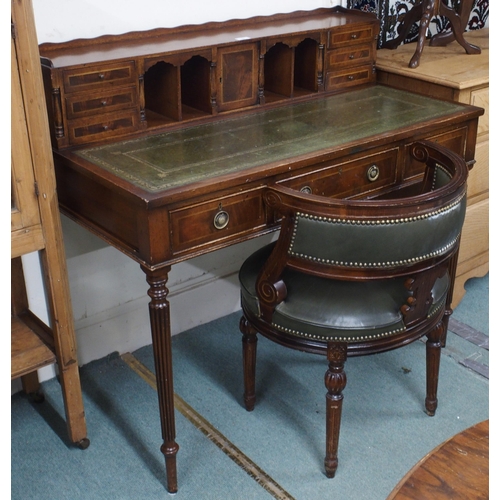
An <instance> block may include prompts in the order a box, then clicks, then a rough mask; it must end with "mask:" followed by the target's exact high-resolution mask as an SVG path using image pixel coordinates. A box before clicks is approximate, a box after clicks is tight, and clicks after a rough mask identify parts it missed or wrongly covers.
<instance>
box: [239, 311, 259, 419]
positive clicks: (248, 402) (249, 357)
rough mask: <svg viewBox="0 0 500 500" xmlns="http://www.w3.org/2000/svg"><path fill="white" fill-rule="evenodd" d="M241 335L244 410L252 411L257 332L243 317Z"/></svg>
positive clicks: (253, 404) (253, 405)
mask: <svg viewBox="0 0 500 500" xmlns="http://www.w3.org/2000/svg"><path fill="white" fill-rule="evenodd" d="M240 331H241V333H242V334H243V338H242V343H243V379H244V387H245V392H244V394H243V399H244V402H245V408H246V409H247V410H248V411H252V410H253V409H254V407H255V364H256V358H257V331H256V330H255V328H254V327H253V326H252V325H251V324H250V323H249V322H248V321H247V319H246V318H245V317H244V316H243V317H242V318H241V320H240Z"/></svg>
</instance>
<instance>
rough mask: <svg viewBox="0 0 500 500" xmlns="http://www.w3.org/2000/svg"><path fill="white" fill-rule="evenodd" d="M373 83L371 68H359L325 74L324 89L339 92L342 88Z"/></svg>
mask: <svg viewBox="0 0 500 500" xmlns="http://www.w3.org/2000/svg"><path fill="white" fill-rule="evenodd" d="M371 81H375V71H374V70H373V66H372V65H371V64H368V65H366V66H359V67H356V68H353V69H349V68H346V69H345V70H344V71H332V72H330V73H327V74H326V82H325V89H326V90H339V89H342V88H347V87H351V86H354V85H361V84H364V83H369V82H371Z"/></svg>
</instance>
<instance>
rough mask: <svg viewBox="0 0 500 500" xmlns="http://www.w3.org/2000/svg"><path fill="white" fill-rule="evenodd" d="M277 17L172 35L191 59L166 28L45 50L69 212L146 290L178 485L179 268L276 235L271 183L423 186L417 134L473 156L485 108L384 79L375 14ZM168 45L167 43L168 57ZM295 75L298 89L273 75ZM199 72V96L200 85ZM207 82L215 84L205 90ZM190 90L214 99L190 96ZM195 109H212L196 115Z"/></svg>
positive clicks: (335, 188)
mask: <svg viewBox="0 0 500 500" xmlns="http://www.w3.org/2000/svg"><path fill="white" fill-rule="evenodd" d="M330 18H331V19H330ZM294 20H295V21H294ZM262 23H263V24H262ZM269 23H270V24H269V25H267V24H268V23H267V21H262V20H260V21H251V20H250V21H248V23H247V25H245V23H244V22H236V23H231V22H230V23H229V25H226V24H223V25H222V26H221V25H219V24H217V25H215V28H214V26H212V25H210V26H211V27H210V28H207V27H202V28H193V30H194V34H192V35H191V34H190V33H191V31H192V29H191V28H189V29H187V31H185V30H183V29H181V30H180V31H175V32H174V33H173V37H174V38H176V37H177V38H179V39H180V40H181V41H182V44H181V46H180V47H179V49H178V50H179V51H180V52H175V51H174V52H171V50H172V45H171V43H173V42H172V41H171V40H170V39H169V38H168V37H169V36H170V32H169V33H167V35H166V38H165V39H164V38H161V37H160V38H161V39H160V41H161V44H160V43H159V41H158V37H157V36H156V35H157V33H155V34H153V35H154V36H152V42H151V44H150V45H148V43H147V37H146V36H145V35H141V36H140V37H139V38H138V40H137V41H136V42H133V41H130V40H128V39H127V41H126V42H123V43H124V47H122V49H121V50H118V49H117V47H119V46H120V43H115V42H113V43H111V44H109V45H106V44H103V45H101V44H100V45H95V44H91V45H90V46H89V47H85V43H84V42H82V43H83V46H82V44H81V43H77V44H76V45H74V46H73V45H71V46H69V47H64V46H63V47H57V48H56V49H55V50H54V51H51V50H50V48H48V49H44V48H43V46H42V48H41V49H42V50H41V53H42V62H43V65H44V75H45V82H46V93H47V100H48V102H49V103H50V106H49V107H50V110H49V115H50V116H49V118H50V123H51V125H52V129H51V131H52V140H53V144H54V160H55V168H56V176H57V184H58V195H59V202H60V206H61V209H62V211H63V212H64V213H65V214H66V215H68V216H69V217H70V218H72V219H74V220H75V221H76V222H78V223H80V224H81V225H83V226H84V227H86V228H88V229H89V230H91V231H92V232H94V233H95V234H97V235H98V236H100V237H101V238H103V239H104V240H105V241H107V242H108V243H110V244H111V245H113V246H115V247H116V248H118V249H119V250H121V251H122V252H124V253H125V254H127V255H128V256H130V257H131V258H132V259H134V260H135V261H136V262H137V263H138V264H139V265H140V266H141V268H142V270H143V271H144V273H145V274H146V280H147V282H148V284H149V291H148V295H149V297H150V298H151V301H150V304H149V312H150V319H151V334H152V343H153V352H154V358H155V370H156V379H157V386H158V400H159V406H160V419H161V428H162V438H163V444H162V446H161V451H162V452H163V454H164V456H165V460H166V468H167V489H168V491H170V492H175V491H177V474H176V454H177V451H178V448H179V447H178V445H177V443H176V441H175V420H174V401H173V396H174V393H173V390H174V386H173V380H172V355H171V332H170V311H169V302H168V289H167V280H168V274H169V271H170V269H171V266H172V265H173V264H175V263H178V262H181V261H184V260H186V259H189V258H192V257H194V256H198V255H202V254H205V253H208V252H211V251H213V250H216V249H219V248H223V247H226V246H228V245H232V244H235V243H238V242H242V241H245V240H248V239H250V238H253V237H256V236H259V235H262V234H265V233H268V232H270V231H274V230H276V229H277V227H278V224H279V220H278V219H277V217H276V215H275V214H274V213H273V212H272V210H269V209H268V208H267V207H266V206H265V205H264V203H263V201H262V197H261V195H262V192H263V190H264V188H265V187H266V186H268V185H271V184H273V183H276V182H278V183H283V184H285V185H287V186H289V187H292V188H294V189H298V190H301V191H303V192H308V193H314V194H321V195H324V196H337V197H354V196H358V197H361V196H362V197H375V196H380V195H384V194H388V193H390V192H391V191H394V190H398V189H404V188H405V187H411V186H412V185H413V184H415V183H417V182H418V181H419V180H420V179H421V175H422V171H421V168H422V167H421V165H420V164H418V163H416V162H415V161H413V160H412V159H411V157H410V154H409V149H410V148H411V145H412V143H414V142H415V141H418V140H421V139H430V140H433V141H436V142H439V143H440V144H442V145H444V146H446V147H448V148H450V149H452V150H453V151H455V152H457V153H458V154H460V155H461V156H462V157H464V158H465V160H466V161H467V162H468V163H469V165H470V166H472V164H473V161H474V149H475V142H476V135H477V121H478V117H479V116H480V115H481V114H482V109H480V108H477V107H473V106H465V105H462V104H458V103H453V102H445V101H439V100H435V99H431V98H428V97H425V96H420V95H417V94H412V93H409V92H405V91H402V90H397V89H393V88H389V87H385V86H382V85H379V86H378V85H375V84H374V81H375V71H374V57H375V50H374V46H375V39H376V33H378V25H377V21H376V19H375V18H374V17H373V16H366V15H363V14H362V13H356V14H352V13H349V12H347V11H345V10H344V9H333V10H331V9H326V10H324V9H323V10H322V9H320V11H319V12H317V11H314V12H313V13H307V14H304V13H299V14H298V15H297V17H296V18H295V17H294V16H293V15H291V16H290V15H286V16H284V17H283V16H278V17H275V16H273V17H272V18H271V20H270V21H269ZM264 25H266V26H267V28H266V29H264V28H263V26H264ZM269 26H271V28H269ZM229 28H230V29H229ZM236 28H237V32H238V33H244V35H245V36H244V37H242V38H244V40H239V41H236V42H235V41H234V40H233V39H232V38H231V39H232V40H233V41H232V42H231V44H230V45H222V46H214V47H211V48H207V46H206V37H201V38H198V37H197V34H198V35H199V31H200V30H201V32H203V33H204V30H206V31H207V32H209V34H210V37H209V38H210V40H215V39H217V40H220V37H218V35H217V34H218V32H219V31H220V30H222V31H224V30H225V29H229V32H230V33H232V34H233V35H234V30H235V29H236ZM244 28H245V29H244ZM251 28H253V29H254V30H253V31H252V29H251ZM278 28H279V29H278ZM190 30H191V31H190ZM214 30H215V31H214ZM231 30H233V31H231ZM275 32H276V33H278V35H276V36H273V33H275ZM255 33H256V34H255ZM263 33H265V35H263ZM216 35H217V36H216ZM191 36H192V37H191ZM238 38H240V37H238ZM186 39H189V40H190V43H189V47H187V48H186V46H185V43H184V42H185V40H186ZM198 39H200V40H202V42H200V44H201V46H200V47H199V48H196V47H195V44H194V42H193V40H195V41H196V40H198ZM165 40H167V41H168V40H170V42H168V43H167V42H166V41H165ZM224 40H225V39H224ZM153 42H154V43H153ZM217 43H219V42H217ZM220 43H222V42H220ZM225 43H226V42H224V44H225ZM165 44H167V45H168V47H169V48H168V50H169V52H168V53H164V54H160V53H159V52H158V51H160V50H165V47H166V46H167V45H165ZM151 47H153V48H151ZM276 47H278V49H275V48H276ZM127 48H128V49H127ZM127 50H129V52H127ZM117 51H118V52H119V53H120V55H119V56H118V55H117ZM148 51H149V52H148ZM183 51H188V52H187V53H186V54H184V52H183ZM72 55H74V58H73V57H70V56H72ZM181 56H182V57H181ZM240 56H241V57H240ZM247 56H248V58H247ZM254 56H256V58H255V59H254ZM50 57H52V59H50ZM75 58H76V59H75ZM92 58H95V59H96V63H95V65H93V63H92ZM266 59H267V63H266ZM242 60H243V64H242V65H240V66H238V64H240V63H241V61H242ZM269 60H271V62H272V64H271V63H269ZM70 61H72V64H70ZM103 61H104V62H106V65H103ZM165 61H168V63H165ZM193 61H194V62H193ZM254 61H257V64H253V62H254ZM232 63H234V64H235V65H236V66H237V68H238V69H237V70H234V67H233V66H231V64H232ZM246 63H248V64H246ZM186 64H187V66H186ZM221 67H222V68H221ZM277 67H279V68H280V70H279V71H276V68H277ZM152 68H155V69H154V70H152ZM290 69H293V70H292V71H289V70H290ZM151 70H152V71H151ZM192 70H196V71H197V72H198V73H196V75H192V74H191V73H190V72H191V71H192ZM233 70H234V71H233ZM134 75H135V76H137V81H136V80H135V79H134V78H132V77H133V76H134ZM188 75H190V77H188ZM197 75H205V77H203V78H201V80H200V79H197V78H195V76H197ZM207 75H208V77H207ZM286 75H288V76H290V77H291V80H290V81H288V80H287V82H288V84H291V85H288V84H287V85H282V84H283V83H284V82H283V81H282V82H277V79H279V78H284V77H285V76H286ZM311 75H312V78H310V76H311ZM216 76H218V77H217V78H216ZM172 77H175V78H173V81H174V84H171V83H172V80H171V78H172ZM246 77H248V78H246ZM292 80H293V81H292ZM193 81H194V82H195V83H196V85H197V89H198V90H197V92H194V93H192V94H190V91H189V89H190V87H191V85H192V83H193ZM200 81H201V82H202V84H200ZM248 82H250V83H251V84H250V86H247V85H246V83H248ZM254 83H255V85H254ZM205 84H206V85H207V89H208V91H207V92H204V91H200V89H201V88H204V86H205ZM179 85H180V86H181V87H182V89H183V90H184V91H186V89H187V92H184V93H182V92H181V94H182V95H183V96H184V95H185V94H186V93H187V94H188V95H190V101H189V104H190V105H189V106H187V102H186V101H183V102H181V101H182V99H180V95H179V94H178V93H177V91H178V90H179ZM231 85H233V87H231ZM77 87H78V88H77ZM80 87H82V88H83V89H84V90H83V91H82V90H81V89H80ZM283 87H286V88H285V89H283ZM304 87H305V91H304ZM99 89H101V90H99ZM165 89H168V92H165ZM278 91H279V92H278ZM98 92H101V94H100V95H98ZM195 95H196V97H197V98H198V97H200V96H201V98H202V100H203V101H204V103H202V104H200V103H199V102H198V103H193V100H195V99H194V96H195ZM248 96H250V97H248ZM277 96H278V97H277ZM172 97H174V99H171V98H172ZM161 98H164V101H162V102H159V101H161ZM172 100H173V101H175V104H176V105H175V106H174V108H175V110H174V111H173V112H172V110H171V109H170V108H169V106H167V104H168V103H170V102H171V101H172ZM167 101H168V103H167ZM103 103H104V104H103ZM207 103H208V107H207V106H206V104H207ZM192 104H197V111H198V112H199V111H200V110H201V111H203V110H204V114H203V113H202V115H203V116H201V115H199V114H198V115H197V117H196V118H194V119H192V115H190V114H189V112H187V111H186V110H187V109H188V108H189V109H190V110H192V107H191V105H192ZM99 106H101V107H99ZM238 106H241V108H238ZM101 108H102V109H101ZM117 108H119V109H117ZM167 108H169V109H167ZM110 109H113V111H110ZM181 111H182V112H181ZM127 120H128V121H127ZM190 120H192V121H190ZM97 122H99V123H100V125H99V126H97V125H95V124H96V123H97ZM103 123H104V124H105V126H102V124H103ZM108 124H109V126H108ZM129 125H130V127H129ZM117 139H118V140H117ZM112 140H114V141H115V142H111V141H112ZM235 328H236V325H235Z"/></svg>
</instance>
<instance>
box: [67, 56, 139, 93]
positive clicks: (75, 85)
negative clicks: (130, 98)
mask: <svg viewBox="0 0 500 500" xmlns="http://www.w3.org/2000/svg"><path fill="white" fill-rule="evenodd" d="M63 80H64V90H65V91H66V92H79V91H83V90H96V89H99V88H105V87H110V86H118V85H127V84H131V83H135V80H136V78H135V70H134V63H133V62H132V61H129V62H122V63H120V64H102V65H93V66H92V67H90V68H87V67H84V68H78V69H71V70H66V71H64V72H63Z"/></svg>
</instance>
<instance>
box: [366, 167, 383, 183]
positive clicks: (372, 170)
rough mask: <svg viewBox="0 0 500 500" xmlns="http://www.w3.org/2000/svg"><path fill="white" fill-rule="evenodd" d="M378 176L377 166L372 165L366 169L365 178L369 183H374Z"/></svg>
mask: <svg viewBox="0 0 500 500" xmlns="http://www.w3.org/2000/svg"><path fill="white" fill-rule="evenodd" d="M379 175H380V169H379V168H378V167H377V165H372V166H371V167H368V170H367V171H366V177H367V178H368V180H369V181H370V182H374V181H376V180H377V179H378V177H379Z"/></svg>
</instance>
